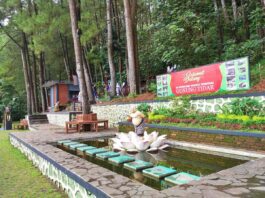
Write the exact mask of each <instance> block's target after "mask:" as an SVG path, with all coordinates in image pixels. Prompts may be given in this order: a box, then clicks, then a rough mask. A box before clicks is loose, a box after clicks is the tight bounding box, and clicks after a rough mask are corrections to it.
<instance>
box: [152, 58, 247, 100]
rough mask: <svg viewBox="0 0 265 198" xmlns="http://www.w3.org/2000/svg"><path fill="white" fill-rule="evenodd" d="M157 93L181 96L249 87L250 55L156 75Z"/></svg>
mask: <svg viewBox="0 0 265 198" xmlns="http://www.w3.org/2000/svg"><path fill="white" fill-rule="evenodd" d="M156 81H157V95H158V96H160V97H164V96H174V95H175V96H180V95H188V94H201V93H209V92H218V91H229V90H242V89H249V86H250V85H249V84H250V83H249V61H248V57H244V58H239V59H236V60H230V61H226V62H220V63H214V64H210V65H206V66H200V67H197V68H193V69H187V70H183V71H179V72H173V73H170V74H164V75H159V76H157V77H156Z"/></svg>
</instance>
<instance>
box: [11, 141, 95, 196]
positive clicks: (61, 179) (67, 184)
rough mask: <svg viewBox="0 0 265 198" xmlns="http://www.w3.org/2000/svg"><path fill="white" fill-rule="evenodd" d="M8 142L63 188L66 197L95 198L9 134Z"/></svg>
mask: <svg viewBox="0 0 265 198" xmlns="http://www.w3.org/2000/svg"><path fill="white" fill-rule="evenodd" d="M9 138H10V143H11V144H12V145H13V146H14V147H15V148H17V149H19V150H20V151H21V152H22V153H23V154H24V155H25V156H26V157H27V158H28V159H29V160H30V161H32V162H33V165H34V166H35V167H37V168H38V169H39V170H40V171H41V173H42V174H43V175H45V176H46V177H48V178H49V179H51V180H52V181H53V182H54V183H55V184H56V185H57V187H58V188H61V189H63V190H64V191H65V192H66V194H67V195H68V197H71V198H95V197H96V196H95V195H94V194H92V193H91V192H89V191H88V190H86V189H85V188H84V187H83V186H81V185H80V184H78V183H77V182H76V181H75V180H73V179H71V178H70V177H68V176H67V175H66V174H65V173H63V172H62V171H61V170H59V169H58V168H56V167H55V166H53V165H52V164H51V163H50V162H48V161H47V160H45V159H43V158H42V157H40V156H39V155H37V154H36V153H35V152H33V151H32V150H30V149H29V148H28V147H26V146H25V145H24V144H23V143H21V142H19V141H18V140H17V139H16V138H14V137H12V136H9Z"/></svg>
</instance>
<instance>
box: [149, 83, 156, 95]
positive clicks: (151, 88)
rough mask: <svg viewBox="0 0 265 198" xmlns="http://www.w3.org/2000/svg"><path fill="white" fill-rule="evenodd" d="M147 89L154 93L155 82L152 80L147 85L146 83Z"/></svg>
mask: <svg viewBox="0 0 265 198" xmlns="http://www.w3.org/2000/svg"><path fill="white" fill-rule="evenodd" d="M147 89H148V91H150V92H152V93H156V92H157V87H156V83H154V82H151V83H150V84H149V85H148V88H147Z"/></svg>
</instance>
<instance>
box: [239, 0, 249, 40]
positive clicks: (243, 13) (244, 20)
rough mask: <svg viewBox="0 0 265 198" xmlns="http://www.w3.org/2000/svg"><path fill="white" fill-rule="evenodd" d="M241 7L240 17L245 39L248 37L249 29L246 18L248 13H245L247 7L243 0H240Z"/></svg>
mask: <svg viewBox="0 0 265 198" xmlns="http://www.w3.org/2000/svg"><path fill="white" fill-rule="evenodd" d="M240 3H241V7H242V17H243V25H244V29H245V39H246V40H247V39H250V29H249V20H248V14H247V9H248V8H247V7H248V6H246V4H245V3H246V2H245V0H240Z"/></svg>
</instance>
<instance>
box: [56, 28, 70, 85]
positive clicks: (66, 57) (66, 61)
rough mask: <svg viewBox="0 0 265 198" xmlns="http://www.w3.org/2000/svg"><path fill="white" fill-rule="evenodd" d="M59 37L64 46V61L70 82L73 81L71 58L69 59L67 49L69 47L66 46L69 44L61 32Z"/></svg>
mask: <svg viewBox="0 0 265 198" xmlns="http://www.w3.org/2000/svg"><path fill="white" fill-rule="evenodd" d="M59 36H60V40H61V44H62V50H63V61H64V67H65V71H66V74H67V79H68V81H71V72H70V64H69V57H68V53H67V48H66V46H67V45H66V44H65V42H67V40H66V39H64V36H63V35H62V33H61V32H59Z"/></svg>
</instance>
